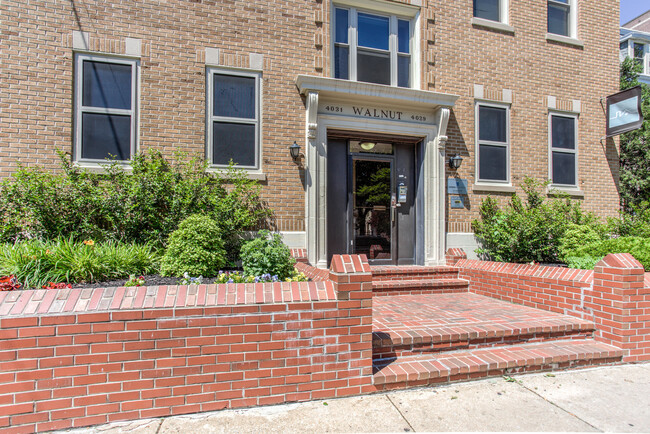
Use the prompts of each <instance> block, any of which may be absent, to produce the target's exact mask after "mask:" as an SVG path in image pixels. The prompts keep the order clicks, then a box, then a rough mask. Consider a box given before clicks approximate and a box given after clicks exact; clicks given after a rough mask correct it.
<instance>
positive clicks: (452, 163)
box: [449, 154, 463, 170]
mask: <svg viewBox="0 0 650 434" xmlns="http://www.w3.org/2000/svg"><path fill="white" fill-rule="evenodd" d="M462 162H463V157H461V156H460V155H458V154H456V155H454V156H453V157H450V158H449V167H451V169H452V170H458V168H459V167H460V163H462Z"/></svg>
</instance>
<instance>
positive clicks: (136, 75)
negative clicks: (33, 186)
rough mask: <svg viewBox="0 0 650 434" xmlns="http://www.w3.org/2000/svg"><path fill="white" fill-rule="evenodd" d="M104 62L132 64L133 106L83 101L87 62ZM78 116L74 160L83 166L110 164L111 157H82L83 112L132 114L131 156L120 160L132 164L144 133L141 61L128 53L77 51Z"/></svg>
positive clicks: (74, 134)
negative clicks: (101, 105) (103, 105)
mask: <svg viewBox="0 0 650 434" xmlns="http://www.w3.org/2000/svg"><path fill="white" fill-rule="evenodd" d="M84 61H91V62H104V63H117V64H122V65H130V66H131V109H129V110H127V109H105V108H99V107H85V106H83V104H82V96H83V89H82V87H83V76H82V74H83V62H84ZM74 66H75V69H74V101H73V106H74V107H73V108H74V119H73V153H72V160H73V161H74V162H75V164H76V165H78V166H79V167H86V168H98V169H101V168H102V165H103V166H105V165H107V164H110V163H111V162H110V161H107V160H96V159H89V158H82V157H81V155H82V137H81V133H82V121H81V119H82V114H83V113H103V114H118V115H120V114H121V115H129V116H131V137H130V141H131V147H130V149H129V152H130V156H129V159H128V160H120V161H118V162H119V164H120V165H128V164H129V161H130V159H131V158H132V157H133V156H134V155H135V153H136V152H137V151H138V149H139V137H140V116H139V114H140V104H139V101H140V61H139V60H138V59H134V58H127V57H124V56H114V55H104V54H97V53H92V54H88V53H80V52H76V51H75V52H74Z"/></svg>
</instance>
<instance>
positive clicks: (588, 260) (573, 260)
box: [565, 255, 603, 270]
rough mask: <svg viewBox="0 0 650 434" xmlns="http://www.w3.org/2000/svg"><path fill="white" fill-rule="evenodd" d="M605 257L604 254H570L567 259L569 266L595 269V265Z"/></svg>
mask: <svg viewBox="0 0 650 434" xmlns="http://www.w3.org/2000/svg"><path fill="white" fill-rule="evenodd" d="M601 259H603V257H602V256H589V255H587V256H568V257H567V258H566V259H565V262H566V264H567V267H569V268H580V269H582V270H593V268H594V266H595V265H596V264H597V263H598V262H599V261H600V260H601Z"/></svg>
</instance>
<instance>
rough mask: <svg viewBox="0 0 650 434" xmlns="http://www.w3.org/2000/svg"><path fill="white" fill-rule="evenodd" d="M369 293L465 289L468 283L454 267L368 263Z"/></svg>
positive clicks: (407, 292)
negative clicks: (370, 291) (373, 264)
mask: <svg viewBox="0 0 650 434" xmlns="http://www.w3.org/2000/svg"><path fill="white" fill-rule="evenodd" d="M371 270H372V285H373V289H372V292H373V295H377V296H380V295H405V294H409V295H415V294H443V293H451V292H467V291H468V286H469V283H468V282H467V280H465V279H459V278H458V268H456V267H447V266H437V267H422V266H417V265H409V266H398V267H395V266H372V267H371Z"/></svg>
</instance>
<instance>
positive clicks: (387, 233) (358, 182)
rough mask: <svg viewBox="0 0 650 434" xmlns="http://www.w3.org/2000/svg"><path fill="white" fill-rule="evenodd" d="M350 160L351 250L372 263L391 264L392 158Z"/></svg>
mask: <svg viewBox="0 0 650 434" xmlns="http://www.w3.org/2000/svg"><path fill="white" fill-rule="evenodd" d="M351 160H352V161H351V163H352V164H351V171H352V174H351V175H352V176H351V177H350V178H351V181H352V185H351V189H350V192H351V194H352V198H351V199H352V200H351V203H352V210H351V211H352V219H351V224H352V227H351V228H350V232H351V235H352V236H351V237H350V240H351V241H352V251H353V252H354V253H355V254H365V255H367V256H368V259H369V260H370V261H372V262H373V263H387V264H388V263H392V261H393V250H394V249H393V215H392V214H393V213H392V208H391V192H392V191H393V188H392V179H393V176H392V172H393V167H392V166H393V161H392V158H391V159H361V158H356V157H352V158H351Z"/></svg>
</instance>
